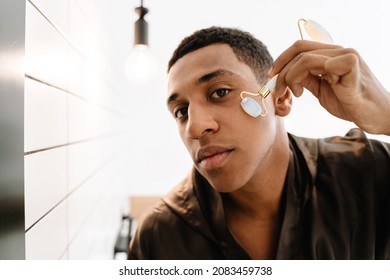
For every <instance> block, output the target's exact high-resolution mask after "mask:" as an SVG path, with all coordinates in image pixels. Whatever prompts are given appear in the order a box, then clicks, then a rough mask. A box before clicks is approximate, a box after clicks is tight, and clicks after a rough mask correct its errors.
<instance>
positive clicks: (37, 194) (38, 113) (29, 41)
mask: <svg viewBox="0 0 390 280" xmlns="http://www.w3.org/2000/svg"><path fill="white" fill-rule="evenodd" d="M99 5H100V6H99ZM101 5H103V6H104V5H107V3H105V2H104V1H78V0H60V1H50V0H28V1H27V2H26V6H27V8H26V68H25V69H26V70H25V71H26V78H25V87H26V88H25V108H24V111H25V122H24V125H25V127H24V129H25V147H24V150H25V165H24V166H25V229H26V258H27V259H62V260H65V259H110V258H113V252H114V244H115V238H116V236H117V233H118V230H119V228H120V222H121V215H122V212H123V211H124V210H125V208H126V201H127V199H126V197H125V196H124V195H123V193H124V192H123V189H124V188H126V187H127V186H128V184H127V178H129V176H128V175H127V176H125V175H124V174H127V168H126V165H125V164H124V163H125V162H128V158H127V155H128V153H127V152H126V149H127V148H126V147H128V145H125V144H126V143H125V138H126V137H125V135H126V130H127V129H128V128H127V126H126V120H127V112H126V110H124V108H126V104H125V103H126V99H125V98H124V95H123V92H126V87H127V85H125V84H121V83H118V78H116V77H115V76H117V75H115V74H113V73H115V71H119V70H118V65H117V63H116V62H114V60H115V61H117V59H113V57H115V51H114V50H115V46H114V45H113V44H112V42H111V41H110V35H109V30H106V29H104V26H105V25H106V23H107V20H109V19H108V18H106V17H104V16H103V15H102V6H101ZM120 70H121V69H120ZM113 77H115V78H113ZM119 80H120V79H119Z"/></svg>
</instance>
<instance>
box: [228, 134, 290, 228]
mask: <svg viewBox="0 0 390 280" xmlns="http://www.w3.org/2000/svg"><path fill="white" fill-rule="evenodd" d="M280 141H281V142H282V143H279V144H281V145H278V149H276V150H273V151H272V152H271V153H270V154H269V156H268V158H267V159H266V164H264V166H263V167H262V168H260V170H259V171H258V173H257V174H256V176H254V178H253V180H251V181H250V182H248V183H247V184H246V185H245V186H244V187H242V188H240V189H239V190H237V191H235V192H231V193H226V194H224V195H223V201H224V208H225V211H226V212H227V213H226V214H227V215H229V213H230V214H231V213H235V214H234V215H240V216H242V217H244V216H245V217H247V218H252V219H255V220H256V221H259V222H266V223H267V222H269V223H272V222H273V221H275V220H278V218H279V209H280V202H281V198H282V192H283V186H284V181H285V178H286V174H287V169H288V163H289V157H290V152H289V145H288V137H287V135H286V137H285V138H284V139H280Z"/></svg>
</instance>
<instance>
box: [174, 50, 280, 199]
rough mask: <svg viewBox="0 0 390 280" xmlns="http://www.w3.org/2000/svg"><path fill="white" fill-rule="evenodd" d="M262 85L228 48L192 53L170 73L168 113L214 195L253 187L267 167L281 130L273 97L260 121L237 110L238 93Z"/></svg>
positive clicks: (239, 99) (177, 63)
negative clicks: (249, 184) (214, 192)
mask: <svg viewBox="0 0 390 280" xmlns="http://www.w3.org/2000/svg"><path fill="white" fill-rule="evenodd" d="M261 86H262V85H260V84H259V83H258V82H257V80H256V77H255V75H254V73H253V72H252V70H251V69H250V68H249V66H247V65H246V64H244V63H243V62H241V61H239V60H238V59H237V57H236V56H235V54H234V52H233V50H232V49H231V48H230V46H228V45H226V44H214V45H210V46H207V47H204V48H201V49H199V50H196V51H193V52H191V53H189V54H187V55H185V56H184V57H182V58H180V59H179V60H178V61H177V62H176V63H175V64H174V65H173V67H172V68H171V69H170V72H169V80H168V108H169V110H170V112H171V113H172V115H173V116H174V118H175V119H176V121H177V125H178V128H179V133H180V136H181V138H182V140H183V142H184V144H185V146H186V147H187V149H188V151H189V153H190V155H191V157H192V159H193V161H194V164H195V167H196V169H197V170H198V171H199V172H200V173H201V174H202V175H203V176H204V177H205V178H206V179H207V180H208V181H209V182H210V184H211V185H212V186H213V188H215V189H216V190H217V191H221V192H231V191H234V190H238V189H240V188H241V187H243V186H245V185H247V184H248V183H252V184H254V183H255V182H257V180H261V179H262V178H261V176H262V175H261V174H264V173H265V172H267V170H269V168H270V167H269V166H268V165H269V164H268V163H269V160H268V159H269V158H270V156H269V155H270V153H272V150H273V149H274V148H275V147H274V146H273V145H274V143H275V141H276V140H277V138H276V135H277V131H278V130H279V128H278V122H277V121H276V119H277V117H276V116H275V111H274V106H273V100H272V97H271V96H269V97H268V98H267V99H266V104H267V107H268V111H269V113H268V115H267V116H266V117H264V118H263V117H258V118H253V117H251V116H249V115H248V114H246V113H245V112H244V111H243V109H242V108H241V106H240V102H241V97H240V93H241V92H242V91H250V92H254V93H255V92H257V91H258V90H259V89H260V88H261ZM257 101H260V100H259V99H258V100H257Z"/></svg>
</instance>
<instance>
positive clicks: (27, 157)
mask: <svg viewBox="0 0 390 280" xmlns="http://www.w3.org/2000/svg"><path fill="white" fill-rule="evenodd" d="M385 3H386V2H385V1H380V0H371V1H347V0H345V1H340V0H338V1H335V0H328V1H322V2H314V1H310V0H295V1H288V0H273V1H259V0H257V1H255V0H241V1H223V0H213V1H210V0H209V1H206V0H197V1H180V0H164V1H162V0H159V1H158V0H145V1H143V6H144V7H146V8H148V10H149V11H148V13H147V14H146V15H145V17H144V19H145V20H146V21H147V22H148V25H149V29H148V34H147V35H148V36H147V38H148V48H147V53H146V54H145V53H144V54H142V50H141V51H140V50H138V49H137V50H135V49H134V43H135V41H134V32H135V30H134V24H135V22H136V21H137V19H138V17H139V15H138V14H137V13H136V12H135V8H136V7H139V6H140V4H141V1H138V0H137V1H136V0H134V1H133V0H114V1H113V0H27V1H25V0H1V1H0V259H112V258H114V257H115V256H114V247H115V242H116V241H117V237H118V233H120V232H121V226H122V225H123V224H122V216H123V215H127V214H129V212H130V211H131V210H129V209H131V202H130V200H129V198H130V197H138V196H141V197H143V196H161V195H163V194H165V193H166V192H168V191H169V190H170V189H171V188H172V187H173V186H174V185H175V184H177V183H178V182H179V181H180V180H181V179H182V178H184V176H185V175H186V174H187V173H188V171H189V170H190V168H191V160H190V157H189V156H188V155H187V152H186V150H185V148H184V145H183V144H182V143H181V140H180V138H179V135H178V132H177V131H176V124H175V121H174V120H173V119H172V117H171V116H170V115H169V113H168V110H167V109H166V105H165V98H166V82H167V81H166V65H167V62H168V60H169V58H170V56H171V54H172V52H173V50H174V49H175V47H176V46H177V44H178V43H179V42H180V41H181V39H182V38H183V37H185V36H187V35H189V34H191V33H192V32H194V31H195V30H197V29H200V28H204V27H209V26H211V25H218V26H228V27H238V28H241V29H244V30H246V31H249V32H251V33H252V34H254V35H255V36H256V37H257V38H259V39H260V40H262V41H263V42H264V43H265V44H266V45H267V46H268V48H269V50H270V52H271V54H272V55H273V57H274V58H276V57H277V56H278V55H279V54H280V53H281V52H282V51H283V50H284V49H286V48H287V47H289V46H290V45H291V44H292V43H294V41H296V40H298V39H299V38H300V37H299V31H298V25H297V21H298V19H300V18H306V19H312V20H315V21H317V22H319V23H320V24H321V25H323V26H324V27H325V28H326V29H327V30H328V31H329V33H330V34H331V35H332V37H333V39H334V41H335V43H337V44H340V45H343V46H345V47H353V48H355V49H357V50H358V51H359V52H360V54H361V55H362V57H363V58H364V59H365V61H366V62H367V63H368V65H369V66H370V67H371V69H372V71H373V72H374V74H375V75H376V76H377V78H378V79H379V80H380V81H381V82H382V84H383V85H384V86H385V87H386V88H387V89H390V79H389V78H388V77H389V71H388V65H389V64H390V56H389V54H388V50H390V37H389V36H388V34H387V33H386V32H387V31H386V30H387V29H388V27H390V18H389V17H388V9H387V8H386V6H385V5H386V4H385ZM137 52H141V54H140V53H137ZM143 55H144V56H146V58H147V61H148V63H149V64H148V65H149V66H150V69H149V70H148V71H149V72H148V73H149V74H148V75H147V76H143V75H141V74H142V73H143V72H142V71H143V70H142V67H143V66H139V65H137V63H138V59H139V58H140V57H141V56H143ZM285 121H286V127H287V129H288V131H289V132H291V133H294V134H296V135H300V136H306V137H325V136H332V135H343V134H345V133H346V132H347V131H348V130H349V129H350V128H352V127H354V125H353V124H352V123H348V122H345V121H341V120H338V119H336V118H334V117H332V116H330V115H329V114H328V113H327V112H326V111H325V110H323V109H322V108H321V107H320V106H319V105H318V104H317V102H316V100H315V99H314V98H313V97H312V96H311V94H310V93H305V94H304V95H303V96H302V97H301V98H299V99H294V107H293V111H292V113H291V114H290V115H289V116H288V117H286V119H285ZM370 136H371V137H373V138H377V139H382V140H385V141H388V140H389V137H388V136H378V135H370Z"/></svg>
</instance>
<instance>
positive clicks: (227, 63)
mask: <svg viewBox="0 0 390 280" xmlns="http://www.w3.org/2000/svg"><path fill="white" fill-rule="evenodd" d="M218 69H224V70H228V71H229V72H232V73H234V74H237V75H238V76H242V77H247V78H250V79H251V80H252V79H255V76H254V74H253V72H252V70H251V69H250V68H249V66H247V65H246V64H245V63H243V62H241V61H239V60H238V58H237V57H236V55H235V53H234V52H233V50H232V48H231V47H230V46H229V45H227V44H213V45H209V46H206V47H203V48H200V49H198V50H196V51H193V52H190V53H188V54H186V55H185V56H183V57H182V58H180V59H179V60H178V61H177V62H176V63H175V64H174V65H173V66H172V68H171V69H170V71H169V74H168V94H169V93H172V92H176V91H179V90H180V88H181V87H182V86H185V85H192V84H194V83H196V81H197V80H198V79H199V78H200V77H202V76H203V75H205V74H207V73H211V72H213V71H216V70H218Z"/></svg>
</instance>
